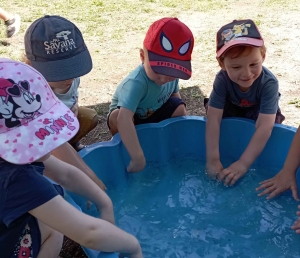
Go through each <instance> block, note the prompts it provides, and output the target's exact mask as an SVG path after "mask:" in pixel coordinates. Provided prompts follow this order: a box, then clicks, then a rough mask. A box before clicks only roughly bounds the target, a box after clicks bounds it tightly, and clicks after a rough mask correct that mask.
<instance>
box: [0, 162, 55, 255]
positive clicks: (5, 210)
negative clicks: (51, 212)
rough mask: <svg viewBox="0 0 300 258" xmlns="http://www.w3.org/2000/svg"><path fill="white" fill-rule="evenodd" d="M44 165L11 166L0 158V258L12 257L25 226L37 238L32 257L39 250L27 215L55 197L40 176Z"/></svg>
mask: <svg viewBox="0 0 300 258" xmlns="http://www.w3.org/2000/svg"><path fill="white" fill-rule="evenodd" d="M43 171H44V165H43V163H41V162H36V163H32V164H26V165H15V164H11V163H8V162H7V161H5V160H3V159H1V158H0V257H1V258H9V257H11V256H12V254H13V251H14V248H15V245H16V243H17V242H18V241H19V237H20V236H21V234H22V232H23V230H24V229H25V226H26V224H28V225H29V227H31V231H32V233H33V234H34V235H35V236H37V237H36V238H35V239H32V246H33V257H37V254H38V252H39V249H40V245H41V243H40V232H39V228H38V224H37V221H36V219H35V218H34V217H33V216H32V215H31V214H29V213H28V211H30V210H32V209H34V208H37V207H38V206H40V205H42V204H44V203H46V202H47V201H49V200H51V199H52V198H54V197H55V196H57V195H58V194H59V193H58V192H57V190H56V188H55V187H54V186H53V185H52V184H51V183H50V182H49V181H48V180H47V179H46V178H45V177H44V176H43Z"/></svg>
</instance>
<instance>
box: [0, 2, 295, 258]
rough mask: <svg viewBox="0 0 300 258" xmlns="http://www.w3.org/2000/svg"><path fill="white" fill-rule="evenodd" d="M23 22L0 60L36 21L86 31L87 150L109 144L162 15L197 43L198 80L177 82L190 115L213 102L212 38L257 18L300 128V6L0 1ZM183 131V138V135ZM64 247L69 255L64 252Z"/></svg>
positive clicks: (1, 42) (2, 42)
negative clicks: (119, 96)
mask: <svg viewBox="0 0 300 258" xmlns="http://www.w3.org/2000/svg"><path fill="white" fill-rule="evenodd" d="M1 7H2V8H5V9H6V10H7V11H11V12H16V13H19V14H20V15H21V17H22V26H21V31H20V33H19V34H18V35H17V36H16V37H14V38H12V39H9V40H8V39H6V38H5V37H4V29H5V27H4V25H3V26H2V30H1V29H0V31H1V32H0V37H1V38H0V55H1V57H8V58H13V59H18V60H21V58H22V54H23V53H24V42H23V37H24V32H25V31H26V29H27V27H28V26H29V25H30V24H31V23H32V22H33V21H34V20H35V19H37V18H39V17H41V16H43V15H45V14H57V15H61V16H64V17H66V18H68V19H70V20H72V21H73V22H74V23H75V24H76V25H77V26H78V27H79V28H80V30H81V31H82V33H83V35H84V38H85V41H86V44H87V46H88V48H89V50H90V52H91V55H92V58H93V63H94V67H93V70H92V71H91V72H90V73H89V74H88V75H86V76H84V77H82V80H81V87H80V97H79V103H80V105H82V106H90V107H93V108H95V109H96V110H97V112H98V114H99V125H98V127H97V128H96V130H94V131H92V132H91V133H90V134H89V135H88V136H87V137H86V138H85V139H84V140H83V142H84V143H85V144H91V143H94V142H97V141H106V140H109V139H110V137H111V136H110V134H109V132H108V128H107V126H106V114H107V111H108V106H109V103H110V100H111V97H112V94H113V93H114V90H115V88H116V86H117V85H118V83H119V82H120V81H121V80H122V79H123V78H124V77H125V76H126V75H127V74H128V73H129V72H130V71H131V70H133V69H134V68H135V67H136V66H137V65H138V64H139V63H140V59H139V54H138V53H139V48H140V47H142V42H143V39H144V36H145V33H146V31H147V28H148V27H149V25H150V24H151V23H152V22H153V21H155V20H156V19H159V18H161V17H167V16H172V17H178V18H179V19H180V20H181V21H183V22H184V23H186V24H187V25H188V26H189V27H190V29H191V30H192V32H193V34H194V37H195V47H194V51H193V60H192V67H193V75H192V78H191V79H190V80H188V81H180V86H181V90H180V93H181V95H182V97H183V99H184V100H185V102H186V103H187V109H188V114H189V115H205V113H204V109H203V97H205V96H209V94H210V91H211V89H212V83H213V80H214V76H215V74H216V72H217V71H218V70H219V67H218V64H217V62H216V60H215V33H216V31H217V30H218V29H219V28H220V27H221V26H222V25H223V24H225V23H228V22H230V21H232V20H234V19H245V18H250V19H253V20H254V21H255V22H256V24H257V26H258V27H259V29H260V31H261V34H262V36H263V38H264V40H265V45H266V47H267V57H266V60H265V63H264V65H265V66H266V67H267V68H269V69H270V70H271V71H272V72H273V73H274V75H275V76H276V77H277V78H278V80H279V87H280V92H281V94H282V97H281V99H280V107H281V110H282V113H283V114H284V115H285V116H286V120H285V121H284V124H287V125H291V126H295V127H298V125H299V123H300V112H299V109H298V107H297V106H298V105H300V100H299V99H298V98H299V95H300V88H299V84H300V69H299V68H300V62H299V56H300V48H299V42H300V19H299V8H300V1H299V0H289V1H287V0H286V1H284V0H243V1H242V0H224V1H220V0H184V1H179V0H102V1H99V0H81V1H77V0H65V1H61V0H52V1H47V2H46V1H42V0H35V1H34V0H26V1H25V0H11V1H6V2H4V3H1ZM183 133H184V132H183ZM70 243H71V242H69V241H66V242H65V246H64V248H65V249H64V252H63V257H82V256H83V254H82V251H81V253H78V252H79V251H80V249H79V247H78V246H74V244H72V243H71V244H70ZM66 249H67V250H66Z"/></svg>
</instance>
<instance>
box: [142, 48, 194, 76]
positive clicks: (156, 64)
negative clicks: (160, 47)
mask: <svg viewBox="0 0 300 258" xmlns="http://www.w3.org/2000/svg"><path fill="white" fill-rule="evenodd" d="M148 57H149V61H150V66H151V68H152V70H153V71H154V72H156V73H160V74H163V75H167V76H172V77H175V78H180V79H183V80H188V79H190V78H191V76H192V65H191V61H190V60H188V61H183V60H178V59H173V58H169V57H165V56H161V55H158V54H155V53H153V52H151V51H149V50H148Z"/></svg>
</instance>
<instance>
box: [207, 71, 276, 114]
mask: <svg viewBox="0 0 300 258" xmlns="http://www.w3.org/2000/svg"><path fill="white" fill-rule="evenodd" d="M278 100H279V94H278V81H277V79H276V77H275V76H274V75H273V74H272V73H271V72H270V71H269V70H268V69H267V68H266V67H263V68H262V72H261V74H260V76H259V77H258V78H257V79H256V80H255V81H254V82H253V84H252V85H251V87H250V88H249V89H248V91H246V92H242V91H241V90H240V89H239V88H238V85H237V84H236V83H235V82H233V81H232V80H230V78H229V77H228V74H227V72H226V71H224V70H221V71H220V72H219V73H218V74H217V75H216V78H215V81H214V85H213V90H212V92H211V94H210V98H209V106H211V107H214V108H218V109H224V106H225V102H226V101H230V102H231V103H232V104H234V105H237V106H239V107H252V106H256V105H259V112H260V113H262V114H275V113H276V112H277V110H278Z"/></svg>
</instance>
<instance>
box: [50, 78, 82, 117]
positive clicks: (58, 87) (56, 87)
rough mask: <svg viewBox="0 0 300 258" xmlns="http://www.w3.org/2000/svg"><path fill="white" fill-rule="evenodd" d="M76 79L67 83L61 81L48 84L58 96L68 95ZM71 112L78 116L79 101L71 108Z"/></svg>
mask: <svg viewBox="0 0 300 258" xmlns="http://www.w3.org/2000/svg"><path fill="white" fill-rule="evenodd" d="M74 80H75V79H69V80H65V81H59V82H48V83H49V85H50V87H51V89H52V90H53V92H55V93H58V94H66V93H67V92H68V91H69V89H70V88H71V85H72V83H73V81H74ZM71 111H72V112H73V113H74V114H75V115H76V116H78V100H77V102H76V103H75V104H74V105H73V107H72V108H71Z"/></svg>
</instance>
